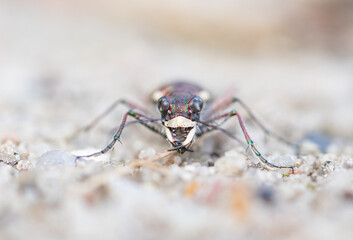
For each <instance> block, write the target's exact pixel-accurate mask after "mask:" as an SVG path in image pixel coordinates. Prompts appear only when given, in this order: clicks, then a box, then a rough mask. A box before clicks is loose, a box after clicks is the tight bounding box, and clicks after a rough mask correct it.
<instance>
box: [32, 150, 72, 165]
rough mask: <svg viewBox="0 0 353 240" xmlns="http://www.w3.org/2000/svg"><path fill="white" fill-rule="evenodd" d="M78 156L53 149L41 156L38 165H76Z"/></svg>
mask: <svg viewBox="0 0 353 240" xmlns="http://www.w3.org/2000/svg"><path fill="white" fill-rule="evenodd" d="M75 161H76V156H75V155H73V154H71V153H68V152H65V151H61V150H53V151H49V152H46V153H44V154H43V155H42V156H40V157H39V159H38V161H37V164H36V166H38V167H51V166H75Z"/></svg>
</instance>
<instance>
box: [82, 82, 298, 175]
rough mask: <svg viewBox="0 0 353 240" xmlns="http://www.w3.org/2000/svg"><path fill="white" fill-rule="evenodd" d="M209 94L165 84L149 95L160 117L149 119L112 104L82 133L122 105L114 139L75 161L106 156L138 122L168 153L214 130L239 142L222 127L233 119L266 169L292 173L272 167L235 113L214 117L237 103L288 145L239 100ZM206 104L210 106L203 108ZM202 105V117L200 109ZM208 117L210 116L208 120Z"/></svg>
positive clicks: (182, 84) (189, 85)
mask: <svg viewBox="0 0 353 240" xmlns="http://www.w3.org/2000/svg"><path fill="white" fill-rule="evenodd" d="M210 97H211V96H210V94H209V92H207V91H206V90H204V89H203V88H201V87H199V86H197V85H195V84H192V83H187V82H174V83H171V84H168V85H165V86H163V87H161V88H160V89H158V90H157V91H155V92H153V93H152V100H153V102H154V103H155V104H156V105H157V108H158V110H159V112H160V114H161V117H160V118H151V117H149V116H147V115H146V114H145V112H146V111H144V110H143V109H142V108H140V107H138V106H137V105H135V104H134V103H132V102H130V101H126V100H123V99H120V100H117V101H115V102H114V103H113V104H112V105H111V106H110V107H109V108H108V109H107V110H106V111H105V112H103V114H101V115H100V116H98V117H97V118H96V119H94V120H93V121H92V123H91V124H89V125H88V126H87V127H85V128H84V129H82V130H84V131H87V130H89V129H91V128H92V127H93V126H95V125H96V124H97V123H98V122H99V121H100V120H101V119H102V118H103V117H105V116H106V115H108V114H109V113H110V112H111V111H112V110H113V109H114V108H115V107H116V106H117V105H119V104H124V105H126V106H128V107H129V108H130V110H129V111H128V112H127V113H125V115H124V117H123V120H122V122H121V124H120V127H119V129H118V130H117V132H116V133H115V135H114V138H113V140H112V141H111V143H110V144H108V146H106V147H105V148H104V149H103V150H101V151H99V152H96V153H93V154H90V155H85V156H78V158H89V157H95V156H99V155H101V154H104V153H106V152H107V151H109V150H110V149H112V148H113V146H114V145H115V143H116V142H117V141H119V142H120V136H121V134H122V132H123V130H124V127H125V125H126V126H127V125H129V124H132V123H140V124H142V125H143V126H145V127H147V128H149V129H150V130H152V131H153V132H155V133H157V134H159V135H161V136H162V137H164V138H166V139H167V141H168V142H169V143H170V145H171V146H172V148H171V149H169V151H177V152H179V153H181V154H183V153H184V152H186V151H189V152H192V150H191V146H192V144H193V143H194V142H195V140H196V138H197V137H200V136H202V135H204V134H206V133H209V132H211V131H214V130H220V131H221V132H223V133H224V134H226V135H227V136H229V137H231V138H233V139H235V140H237V141H240V140H239V139H238V138H237V137H235V136H234V135H233V134H232V133H231V132H229V131H228V130H226V129H224V128H222V127H221V125H222V124H223V123H225V122H226V121H227V120H228V119H230V118H232V117H236V118H237V120H238V123H239V125H240V128H241V130H242V132H243V134H244V137H245V139H246V142H247V146H248V148H250V149H251V151H252V152H253V153H254V154H255V155H256V156H257V158H258V159H259V160H260V161H261V162H262V163H263V164H264V165H265V167H268V168H290V169H291V170H292V172H294V166H292V165H287V166H279V165H275V164H273V163H271V162H269V161H268V160H266V158H264V157H263V156H262V154H261V153H260V152H259V151H258V150H257V148H256V147H255V144H254V141H253V140H252V139H251V137H250V136H249V134H248V132H247V130H246V128H245V125H244V122H243V120H242V117H241V116H240V115H239V113H238V111H236V110H232V111H228V112H226V113H222V114H218V115H216V116H214V115H215V114H217V113H219V112H221V111H224V110H225V109H226V108H228V107H230V106H231V105H232V104H235V103H238V104H239V105H240V107H242V108H243V109H244V110H245V111H246V112H247V113H248V115H249V117H250V118H251V119H252V120H253V121H254V123H256V124H257V125H258V126H259V127H260V128H261V129H262V130H263V131H264V133H265V134H266V135H269V136H272V137H274V138H276V139H277V140H279V141H282V142H284V143H286V144H289V145H291V143H290V142H289V141H288V140H286V139H284V138H282V137H280V136H279V135H276V134H275V133H273V132H271V131H270V130H268V129H267V128H266V127H265V126H264V125H263V124H261V122H260V121H259V120H258V119H257V118H256V117H255V115H254V114H253V113H252V111H251V110H250V109H249V107H248V106H247V105H246V104H245V103H244V102H243V101H242V100H240V99H239V98H237V97H230V98H227V99H225V100H223V101H221V102H218V103H215V102H213V103H212V102H211V101H210ZM206 104H209V106H207V108H206ZM204 105H205V109H206V110H205V114H201V113H203V112H202V110H203V108H204ZM129 116H130V117H132V118H134V119H135V121H131V122H127V119H128V117H129ZM210 116H211V117H210Z"/></svg>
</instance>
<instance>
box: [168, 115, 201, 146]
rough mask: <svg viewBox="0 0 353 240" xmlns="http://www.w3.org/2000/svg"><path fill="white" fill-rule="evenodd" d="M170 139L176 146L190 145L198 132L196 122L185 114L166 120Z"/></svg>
mask: <svg viewBox="0 0 353 240" xmlns="http://www.w3.org/2000/svg"><path fill="white" fill-rule="evenodd" d="M164 127H165V131H166V135H167V139H168V141H169V142H170V143H171V144H172V145H173V146H174V147H178V146H185V147H190V146H191V144H192V143H193V141H194V138H195V133H196V122H195V121H192V120H190V119H188V118H186V117H184V116H176V117H174V118H172V119H170V120H168V121H164Z"/></svg>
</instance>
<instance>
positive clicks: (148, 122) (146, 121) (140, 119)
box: [77, 110, 166, 158]
mask: <svg viewBox="0 0 353 240" xmlns="http://www.w3.org/2000/svg"><path fill="white" fill-rule="evenodd" d="M128 116H131V117H133V118H135V119H136V121H133V122H126V121H127V117H128ZM157 121H160V119H153V118H149V117H146V116H145V115H143V114H141V113H137V112H135V111H133V110H130V111H128V112H127V113H125V115H124V118H123V120H122V122H121V124H120V126H119V129H118V131H117V132H116V133H115V135H114V137H113V140H112V142H111V143H109V144H108V145H107V146H106V147H105V148H104V149H103V150H101V151H99V152H96V153H93V154H89V155H85V156H77V158H82V157H87V158H88V157H96V156H99V155H102V154H104V153H106V152H107V151H109V150H110V149H112V148H113V147H114V145H115V143H116V142H117V141H119V142H120V136H121V134H122V132H123V130H124V127H125V124H126V126H127V125H130V124H133V123H140V124H142V125H144V126H145V127H147V128H149V129H150V130H152V131H153V132H156V133H158V134H160V135H162V136H163V137H166V136H165V134H164V133H163V132H162V131H161V130H160V129H159V128H158V127H157V126H156V124H152V123H155V122H157Z"/></svg>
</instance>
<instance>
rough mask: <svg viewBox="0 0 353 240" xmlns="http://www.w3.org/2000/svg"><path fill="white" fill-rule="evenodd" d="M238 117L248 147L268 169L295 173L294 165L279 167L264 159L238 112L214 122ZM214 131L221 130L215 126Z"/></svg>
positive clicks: (225, 115) (224, 115)
mask: <svg viewBox="0 0 353 240" xmlns="http://www.w3.org/2000/svg"><path fill="white" fill-rule="evenodd" d="M234 116H236V117H237V118H238V122H239V125H240V127H241V130H242V131H243V134H244V137H245V139H246V142H247V145H248V147H249V148H250V149H251V151H252V152H253V153H254V154H255V155H256V156H257V157H258V159H259V160H260V161H261V162H262V163H263V164H265V165H266V166H267V167H270V168H290V169H292V172H294V166H292V165H288V166H278V165H275V164H273V163H270V162H269V161H268V160H267V159H266V158H264V157H263V156H262V154H261V153H260V152H259V151H258V150H257V148H256V146H255V144H254V141H253V140H252V139H251V137H250V136H249V134H248V132H247V130H246V128H245V125H244V122H243V120H242V118H241V116H240V115H239V113H238V112H237V111H230V112H229V113H226V114H223V115H220V116H218V117H217V119H216V118H214V120H222V119H224V121H223V122H225V121H227V120H228V119H230V118H231V117H234ZM199 123H200V124H203V125H206V126H207V125H208V126H212V125H210V124H208V123H207V122H205V123H204V122H201V121H199ZM213 129H214V130H215V129H219V128H218V127H217V126H215V127H214V128H213Z"/></svg>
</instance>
